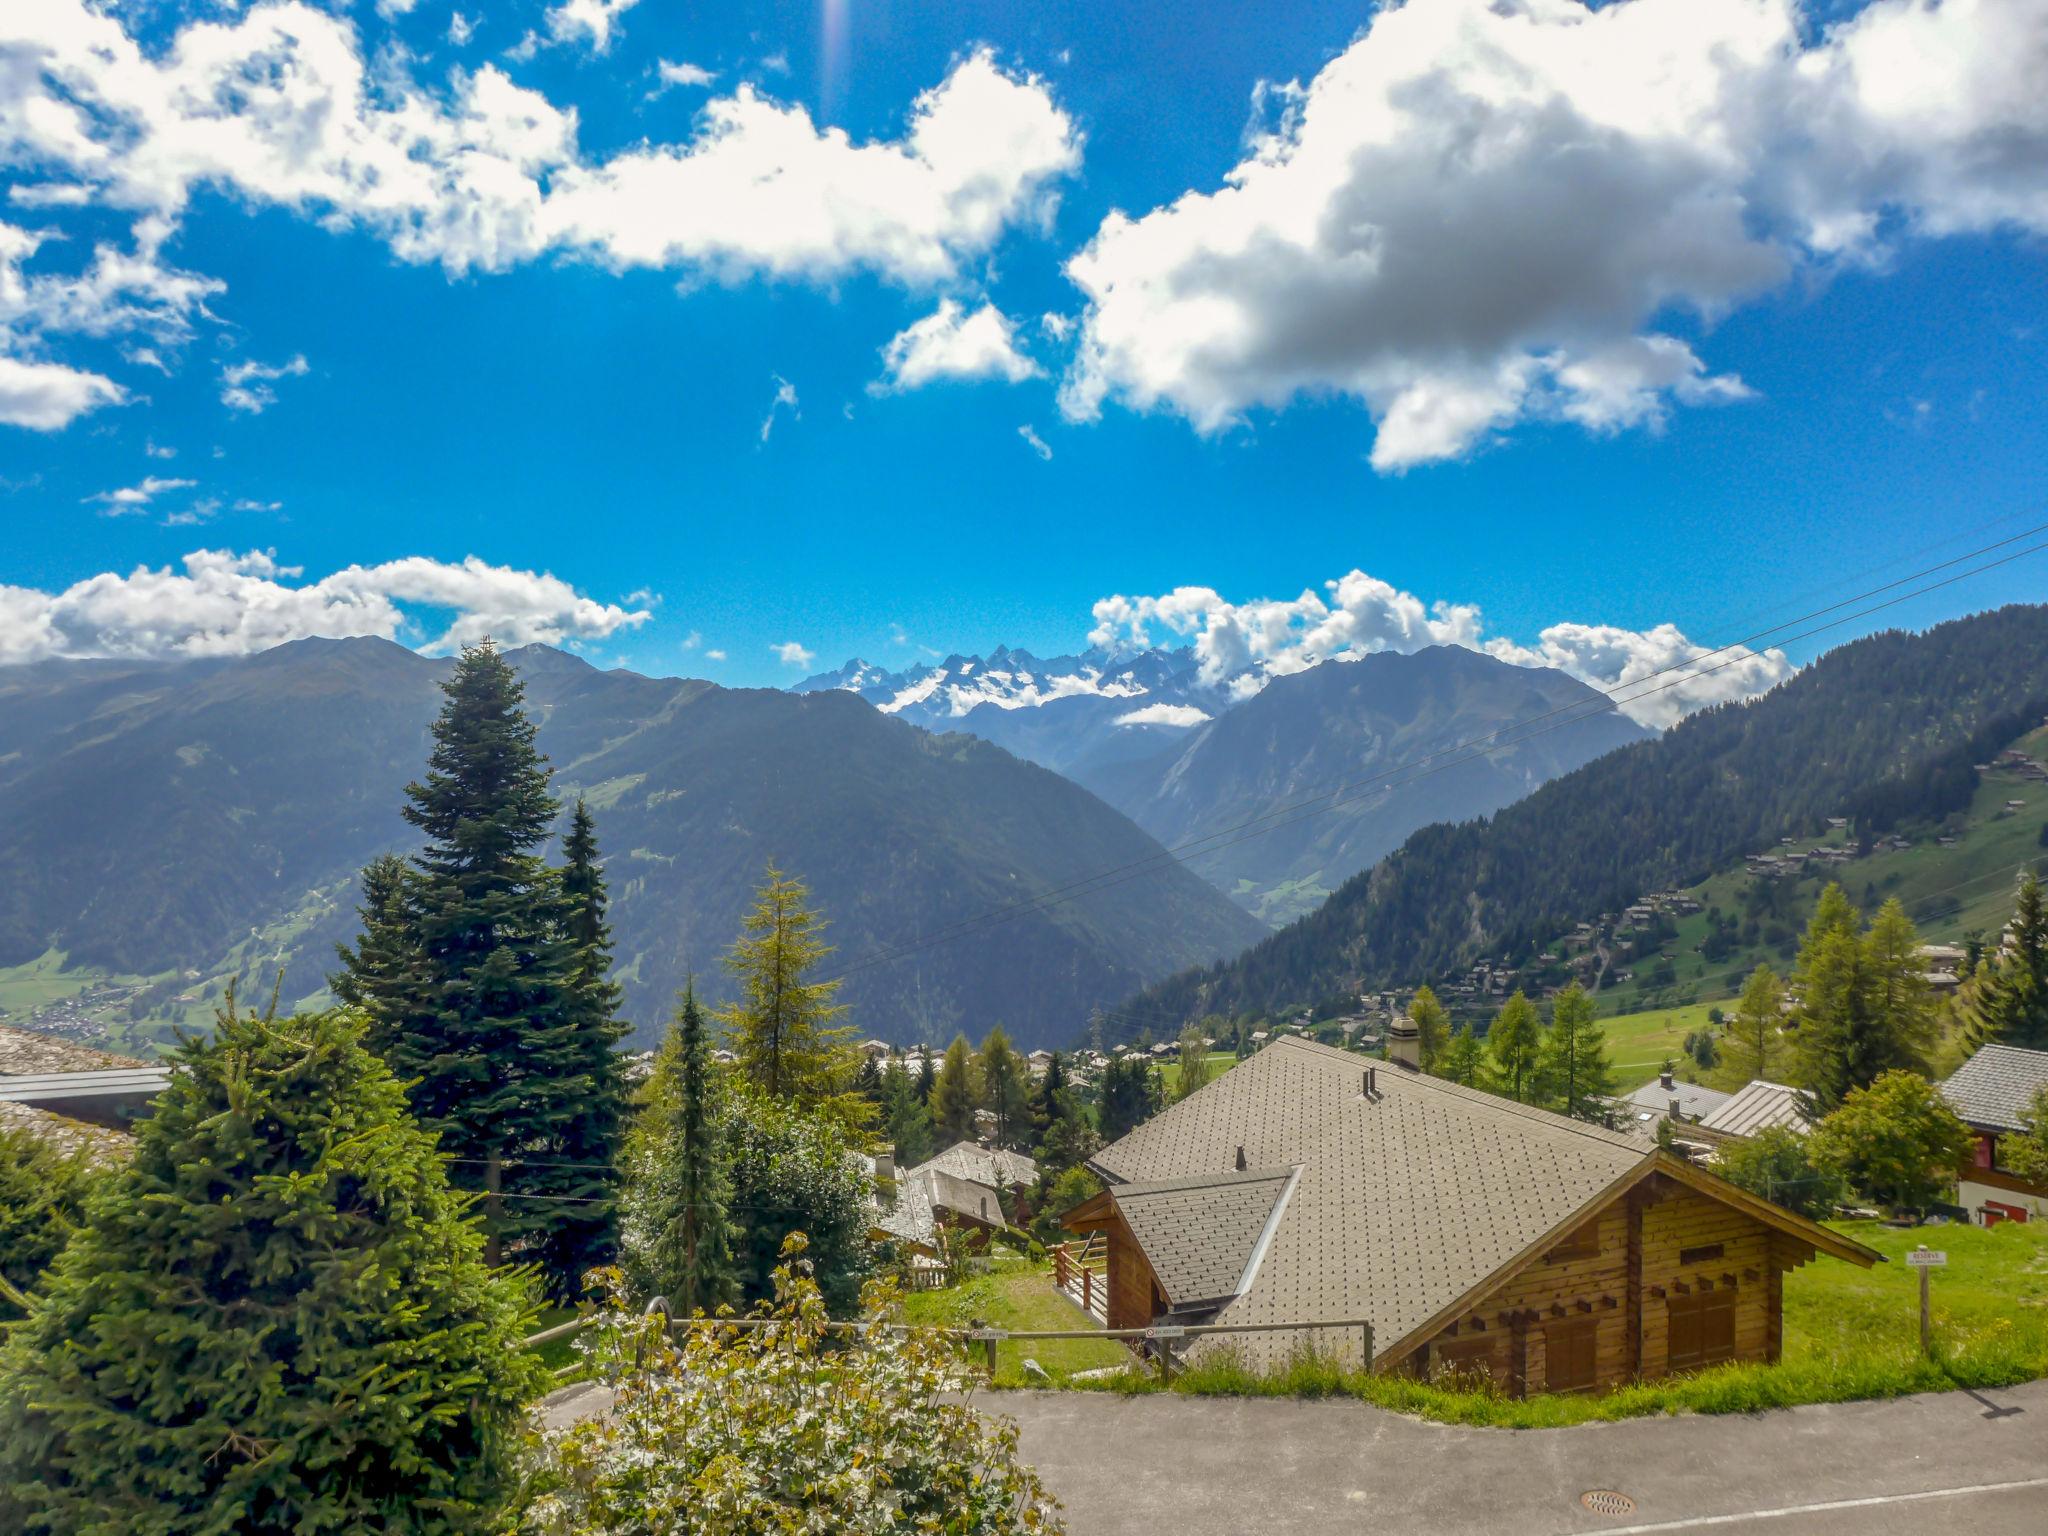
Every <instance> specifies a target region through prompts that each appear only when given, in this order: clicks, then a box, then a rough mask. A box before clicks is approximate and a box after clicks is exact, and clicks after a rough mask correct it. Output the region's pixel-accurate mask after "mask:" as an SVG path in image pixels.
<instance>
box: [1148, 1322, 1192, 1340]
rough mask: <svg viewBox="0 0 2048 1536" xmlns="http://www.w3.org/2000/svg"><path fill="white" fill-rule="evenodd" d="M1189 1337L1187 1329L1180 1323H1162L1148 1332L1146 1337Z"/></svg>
mask: <svg viewBox="0 0 2048 1536" xmlns="http://www.w3.org/2000/svg"><path fill="white" fill-rule="evenodd" d="M1187 1336H1188V1331H1187V1329H1186V1328H1185V1327H1184V1326H1183V1325H1181V1324H1179V1323H1161V1324H1160V1325H1159V1326H1158V1327H1156V1328H1152V1329H1149V1330H1147V1332H1146V1337H1147V1338H1153V1339H1184V1338H1186V1337H1187Z"/></svg>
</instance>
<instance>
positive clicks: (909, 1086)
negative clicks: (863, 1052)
mask: <svg viewBox="0 0 2048 1536" xmlns="http://www.w3.org/2000/svg"><path fill="white" fill-rule="evenodd" d="M882 1134H883V1135H884V1136H886V1137H887V1138H888V1139H889V1144H890V1145H891V1146H892V1147H894V1148H895V1149H896V1164H897V1166H898V1167H899V1168H905V1169H908V1168H915V1167H916V1166H917V1165H918V1164H919V1163H921V1162H923V1161H924V1160H925V1159H926V1158H928V1157H930V1156H931V1155H932V1153H933V1151H934V1150H936V1149H935V1148H934V1147H933V1146H932V1116H931V1111H930V1109H928V1108H927V1107H926V1105H925V1100H924V1097H923V1095H921V1094H920V1093H919V1092H918V1091H917V1079H916V1078H914V1077H912V1076H911V1075H910V1069H909V1068H908V1067H906V1066H904V1064H903V1058H902V1057H901V1056H892V1057H891V1058H890V1059H889V1065H888V1066H887V1067H885V1068H884V1069H883V1071H882Z"/></svg>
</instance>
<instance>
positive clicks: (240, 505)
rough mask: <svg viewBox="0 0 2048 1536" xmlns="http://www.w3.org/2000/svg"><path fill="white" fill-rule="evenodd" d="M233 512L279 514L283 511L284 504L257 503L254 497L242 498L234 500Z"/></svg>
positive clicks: (278, 502)
mask: <svg viewBox="0 0 2048 1536" xmlns="http://www.w3.org/2000/svg"><path fill="white" fill-rule="evenodd" d="M235 510H236V511H237V512H281V511H283V510H284V503H283V502H281V501H257V500H256V499H255V498H254V497H251V496H242V497H238V498H236V501H235Z"/></svg>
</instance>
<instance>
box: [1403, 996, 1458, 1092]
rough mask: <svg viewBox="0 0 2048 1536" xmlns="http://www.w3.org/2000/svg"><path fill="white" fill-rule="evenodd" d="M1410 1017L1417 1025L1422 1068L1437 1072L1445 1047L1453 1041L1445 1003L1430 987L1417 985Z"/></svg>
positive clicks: (1416, 1030)
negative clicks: (1440, 1000)
mask: <svg viewBox="0 0 2048 1536" xmlns="http://www.w3.org/2000/svg"><path fill="white" fill-rule="evenodd" d="M1408 1018H1409V1020H1410V1022H1412V1023H1413V1024H1414V1025H1415V1037H1416V1050H1417V1052H1418V1059H1419V1062H1420V1065H1421V1067H1422V1070H1423V1071H1425V1072H1435V1071H1436V1070H1437V1064H1438V1062H1440V1061H1441V1060H1442V1059H1443V1054H1444V1048H1445V1047H1446V1046H1448V1045H1449V1044H1450V1041H1451V1019H1450V1015H1449V1014H1447V1013H1445V1012H1444V1005H1443V1004H1442V1003H1440V1002H1438V1001H1437V996H1436V993H1435V992H1433V991H1431V990H1430V989H1429V988H1428V987H1426V986H1425V987H1417V988H1416V989H1415V996H1414V998H1413V999H1412V1000H1411V1001H1410V1002H1409V1004H1408Z"/></svg>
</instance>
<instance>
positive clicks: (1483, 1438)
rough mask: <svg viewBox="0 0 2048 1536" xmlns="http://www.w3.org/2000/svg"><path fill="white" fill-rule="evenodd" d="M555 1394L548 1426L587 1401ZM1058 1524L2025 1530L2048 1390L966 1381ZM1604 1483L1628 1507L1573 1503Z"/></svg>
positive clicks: (1126, 1535) (1758, 1531) (2035, 1522)
mask: <svg viewBox="0 0 2048 1536" xmlns="http://www.w3.org/2000/svg"><path fill="white" fill-rule="evenodd" d="M607 1400H608V1397H607V1394H605V1393H604V1392H603V1390H602V1389H599V1388H571V1389H569V1390H568V1391H566V1392H564V1393H560V1394H558V1395H557V1397H556V1398H555V1399H552V1400H551V1401H550V1403H549V1405H548V1408H547V1410H546V1416H547V1418H548V1419H549V1421H550V1422H552V1423H557V1424H559V1423H566V1422H568V1421H570V1420H573V1419H577V1418H581V1417H584V1416H585V1415H587V1414H589V1413H592V1412H599V1411H602V1409H603V1407H604V1406H605V1403H606V1402H607ZM976 1406H978V1407H980V1408H982V1409H984V1410H987V1411H991V1412H997V1413H1006V1414H1009V1415H1010V1416H1011V1417H1013V1418H1015V1419H1016V1420H1017V1422H1018V1424H1019V1425H1020V1426H1021V1428H1022V1430H1023V1436H1022V1448H1023V1452H1024V1455H1025V1457H1026V1458H1027V1459H1028V1460H1030V1461H1032V1462H1034V1463H1035V1464H1036V1465H1037V1467H1038V1469H1039V1472H1040V1473H1041V1474H1042V1475H1043V1476H1044V1478H1045V1481H1046V1484H1047V1486H1048V1487H1050V1488H1051V1489H1052V1491H1053V1492H1054V1493H1055V1494H1057V1495H1058V1496H1059V1498H1060V1501H1061V1502H1062V1503H1063V1504H1064V1505H1065V1506H1066V1515H1067V1528H1068V1530H1069V1531H1070V1532H1071V1533H1072V1536H1311V1533H1314V1536H1322V1533H1324V1532H1348V1531H1356V1532H1361V1533H1363V1532H1373V1533H1388V1532H1391V1533H1398V1536H1495V1533H1504V1532H1510V1533H1513V1536H1579V1533H1583V1532H1607V1533H1609V1536H1652V1533H1661V1532H1671V1533H1673V1536H1682V1533H1688V1532H1695V1531H1697V1532H1709V1533H1713V1536H1904V1533H1907V1532H1911V1533H1913V1536H1929V1533H1936V1536H2043V1533H2048V1382H2034V1383H2031V1384H2029V1385H2027V1386H2024V1387H2016V1388H2014V1389H2012V1390H2011V1391H2004V1392H1990V1393H1984V1394H1975V1393H1964V1392H1948V1393H1940V1394H1935V1395H1929V1396H1925V1397H1908V1398H1901V1399H1899V1400H1898V1401H1896V1402H1889V1403H1845V1404H1840V1405H1837V1406H1833V1407H1822V1408H1794V1409H1789V1410H1786V1411H1783V1412H1778V1413H1768V1414H1757V1415H1753V1416H1748V1417H1734V1416H1725V1415H1723V1416H1711V1417H1710V1416H1698V1417H1688V1418H1683V1419H1635V1420H1631V1421H1629V1422H1627V1423H1622V1424H1588V1425H1583V1426H1581V1427H1580V1428H1577V1429H1533V1430H1502V1429H1458V1428H1454V1427H1450V1426H1446V1425H1441V1424H1429V1423H1425V1422H1423V1421H1422V1420H1419V1419H1410V1418H1404V1417H1402V1416H1401V1415H1399V1414H1393V1413H1387V1412H1384V1411H1382V1410H1380V1409H1377V1408H1368V1407H1366V1406H1365V1405H1363V1404H1361V1403H1353V1402H1322V1403H1302V1402H1291V1401H1283V1400H1266V1399H1239V1398H1201V1397H1181V1396H1178V1395H1172V1396H1157V1397H1137V1398H1119V1397H1115V1396H1113V1395H1111V1394H1109V1393H1098V1392H993V1393H982V1394H980V1395H979V1396H978V1397H977V1399H976ZM1594 1489H1612V1490H1618V1491H1620V1492H1622V1493H1625V1494H1627V1495H1628V1496H1629V1498H1630V1499H1631V1500H1632V1501H1633V1503H1634V1506H1635V1508H1634V1510H1633V1511H1632V1512H1631V1513H1627V1514H1622V1515H1614V1516H1601V1515H1596V1514H1593V1513H1591V1512H1590V1511H1588V1510H1587V1509H1586V1508H1585V1506H1584V1505H1583V1504H1581V1502H1580V1498H1579V1496H1580V1495H1581V1494H1582V1493H1585V1492H1587V1491H1589V1490H1594Z"/></svg>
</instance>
